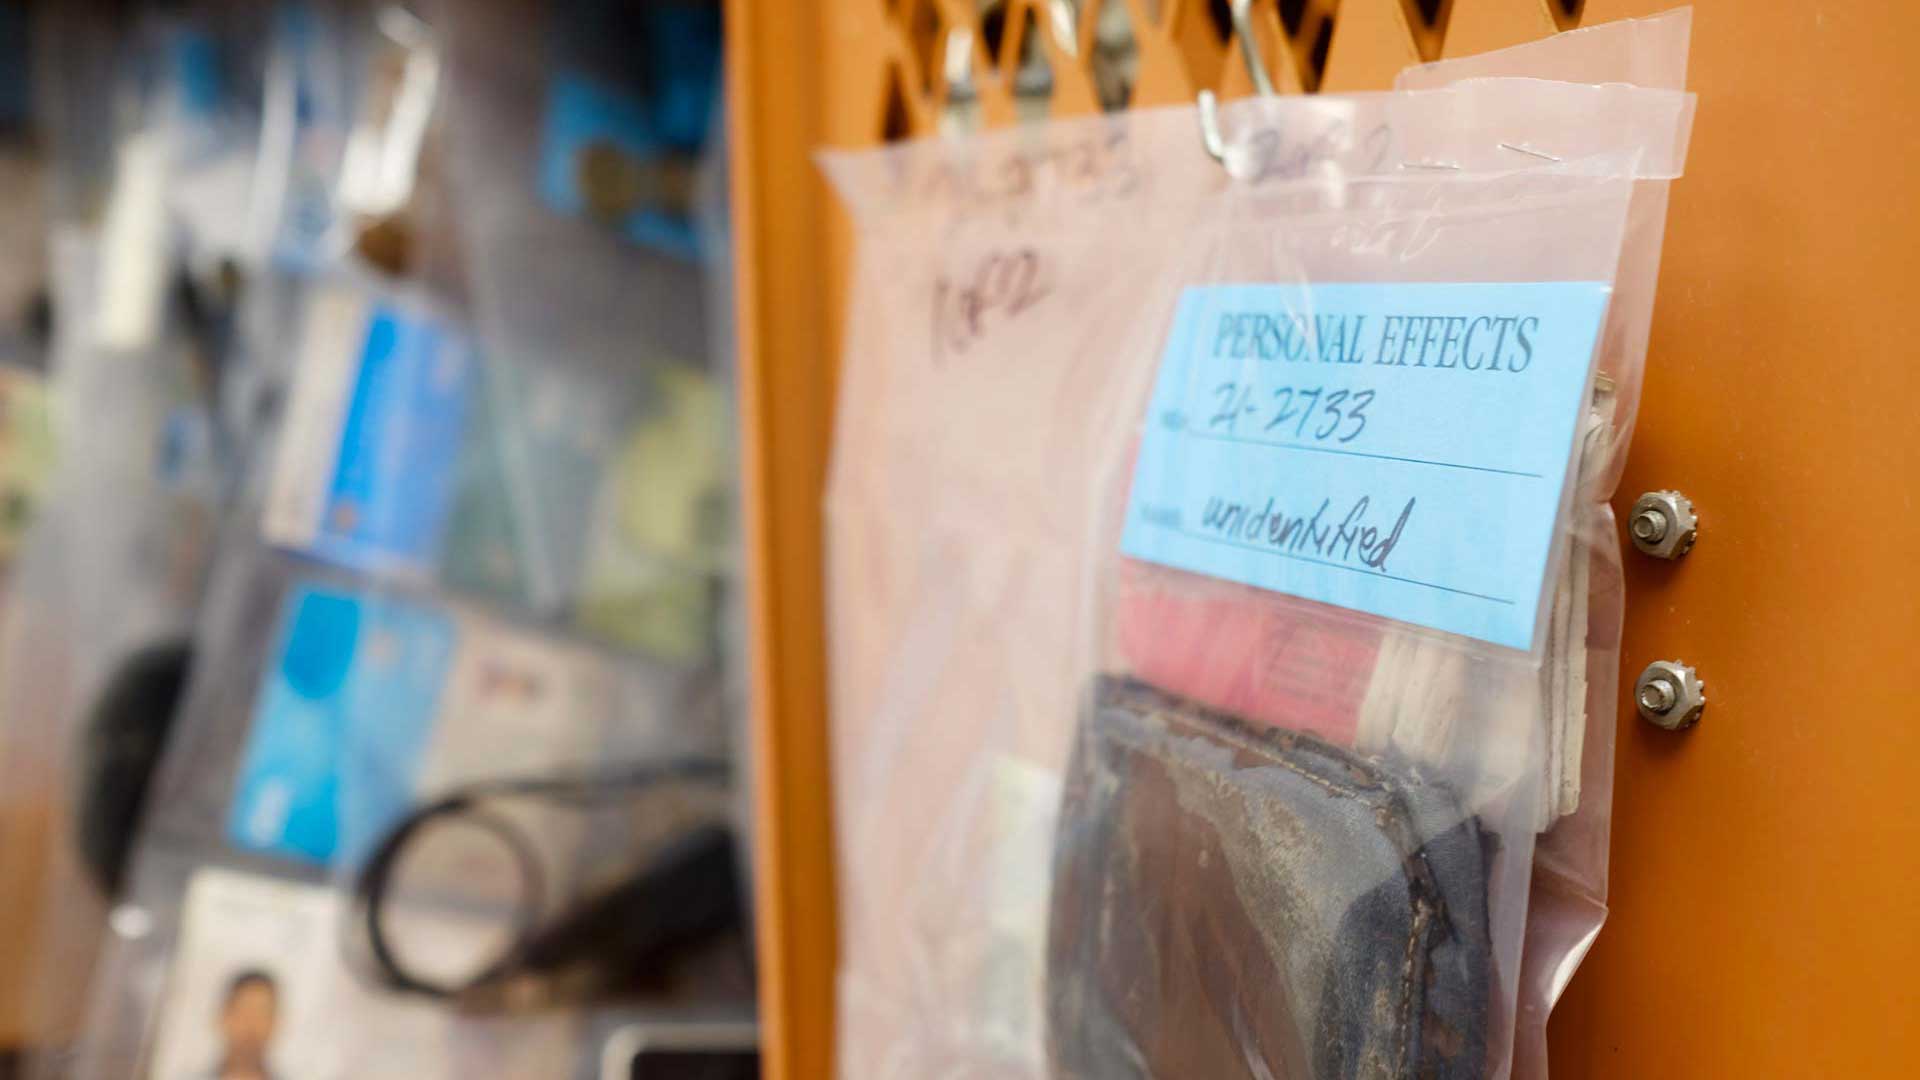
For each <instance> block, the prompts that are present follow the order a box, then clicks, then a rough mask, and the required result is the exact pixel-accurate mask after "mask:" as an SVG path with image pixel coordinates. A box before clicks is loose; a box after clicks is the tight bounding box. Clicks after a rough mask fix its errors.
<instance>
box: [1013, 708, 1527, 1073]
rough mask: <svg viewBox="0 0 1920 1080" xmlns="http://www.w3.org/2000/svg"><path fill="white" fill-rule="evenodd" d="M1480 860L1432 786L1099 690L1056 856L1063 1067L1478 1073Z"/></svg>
mask: <svg viewBox="0 0 1920 1080" xmlns="http://www.w3.org/2000/svg"><path fill="white" fill-rule="evenodd" d="M1486 865H1487V854H1486V841H1485V838H1484V834H1483V832H1482V830H1481V828H1480V825H1479V823H1478V821H1477V820H1476V819H1474V818H1473V817H1471V816H1470V815H1467V814H1466V813H1465V812H1463V811H1462V809H1461V808H1460V806H1459V805H1458V803H1457V801H1456V800H1455V799H1454V797H1453V795H1452V794H1451V792H1449V791H1448V790H1447V789H1446V788H1445V787H1444V786H1442V785H1439V784H1436V783H1431V782H1422V781H1420V780H1417V779H1415V778H1414V777H1412V776H1411V775H1408V774H1405V773H1401V772H1397V771H1396V770H1394V769H1393V768H1391V767H1390V766H1388V765H1387V764H1385V763H1383V762H1381V761H1379V760H1376V759H1372V758H1367V757H1362V756H1360V755H1357V754H1354V753H1352V752H1351V751H1347V750H1343V749H1340V748H1338V747H1334V746H1331V745H1329V744H1327V743H1324V742H1321V741H1319V740H1317V739H1314V738H1312V737H1310V736H1306V735H1299V734H1293V733H1290V732H1286V731H1283V730H1280V729H1277V728H1269V727H1264V726H1259V727H1256V726H1252V725H1248V724H1244V723H1242V722H1240V721H1238V720H1236V719H1234V718H1232V717H1229V716H1226V715H1223V714H1220V713H1217V712H1213V711H1210V710H1206V709H1203V708H1200V707H1198V706H1195V705H1193V704H1191V703H1188V702H1185V701H1183V700H1181V699H1178V698H1175V697H1173V696H1171V695H1168V694H1164V693H1162V692H1160V691H1157V690H1154V689H1152V688H1150V687H1147V686H1144V685H1142V684H1139V683H1135V682H1130V681H1124V680H1118V679H1107V678H1103V679H1101V680H1099V682H1098V683H1097V685H1096V687H1095V689H1094V695H1093V702H1092V704H1091V707H1090V708H1089V709H1088V711H1087V715H1086V717H1085V718H1084V722H1083V723H1082V725H1081V729H1080V733H1079V736H1078V740H1077V745H1076V747H1075V751H1074V758H1073V762H1072V764H1071V765H1070V767H1069V772H1068V777H1067V788H1066V793H1065V796H1064V799H1063V803H1062V809H1061V820H1060V826H1059V833H1058V840H1057V844H1056V849H1055V855H1054V892H1053V899H1052V917H1051V926H1050V937H1049V942H1048V973H1047V1008H1048V1042H1049V1054H1050V1057H1051V1060H1052V1065H1053V1069H1054V1072H1055V1074H1056V1075H1058V1076H1063V1077H1087V1078H1098V1080H1117V1078H1127V1077H1159V1078H1186V1077H1204V1078H1206V1080H1230V1078H1234V1077H1256V1078H1268V1077H1271V1078H1276V1080H1359V1078H1364V1080H1375V1078H1399V1077H1420V1078H1435V1080H1455V1078H1469V1077H1477V1076H1479V1075H1481V1074H1482V1072H1483V1071H1484V1069H1485V1062H1486V1023H1487V1005H1488V996H1489V993H1490V989H1491V978H1492V976H1491V962H1490V956H1491V944H1490V940H1489V929H1488V913H1487V878H1486V873H1487V870H1486Z"/></svg>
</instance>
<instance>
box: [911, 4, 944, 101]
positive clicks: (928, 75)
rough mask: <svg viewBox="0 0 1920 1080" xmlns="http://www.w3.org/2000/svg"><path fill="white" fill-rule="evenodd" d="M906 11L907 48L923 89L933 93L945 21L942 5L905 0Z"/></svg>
mask: <svg viewBox="0 0 1920 1080" xmlns="http://www.w3.org/2000/svg"><path fill="white" fill-rule="evenodd" d="M904 2H905V3H906V4H907V9H906V31H907V49H908V50H909V51H910V52H911V53H912V54H913V62H914V65H915V68H916V69H917V73H918V74H919V76H920V89H921V90H922V91H923V92H925V93H927V94H932V93H933V86H934V78H935V76H936V74H937V73H938V72H939V70H940V68H939V64H940V55H939V49H940V44H941V38H942V37H943V36H944V35H943V34H942V33H941V30H942V29H943V27H942V22H943V20H942V19H941V17H940V5H939V4H938V3H937V2H936V0H904Z"/></svg>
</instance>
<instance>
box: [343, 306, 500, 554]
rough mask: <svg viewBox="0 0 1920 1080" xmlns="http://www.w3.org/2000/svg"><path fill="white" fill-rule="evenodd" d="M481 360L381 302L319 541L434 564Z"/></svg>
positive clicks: (451, 337) (372, 319)
mask: <svg viewBox="0 0 1920 1080" xmlns="http://www.w3.org/2000/svg"><path fill="white" fill-rule="evenodd" d="M475 369H476V365H475V362H474V359H473V356H472V353H471V351H470V350H469V349H468V348H467V346H466V343H465V342H464V341H462V340H461V339H460V338H459V337H458V336H457V335H455V334H453V333H451V332H450V331H449V330H447V329H446V328H444V327H442V326H440V325H438V324H436V323H435V322H433V321H431V320H427V319H418V318H411V317H408V316H406V315H403V314H402V313H400V312H399V311H397V310H395V309H393V308H392V307H389V306H387V305H380V306H377V307H375V308H374V310H373V312H372V313H371V315H370V316H369V317H368V320H367V331H366V338H365V341H364V345H363V347H362V353H361V357H360V364H359V370H358V373H357V375H356V376H355V379H354V385H353V390H352V394H351V397H350V402H351V403H350V405H349V406H348V408H347V413H346V416H345V418H344V420H343V421H342V423H341V429H340V442H339V454H338V457H337V458H335V461H334V468H333V475H332V479H331V483H330V485H329V487H328V489H327V495H326V500H325V504H324V506H325V509H324V510H323V516H322V518H321V521H320V522H319V527H318V531H317V534H316V535H315V536H314V537H313V539H312V542H311V543H310V545H309V549H310V550H311V551H312V552H313V553H314V554H316V555H319V556H321V557H322V558H326V559H331V560H334V561H337V562H341V563H345V564H347V565H350V566H357V567H361V568H364V569H403V570H414V571H419V572H426V571H429V570H430V569H431V568H432V566H433V564H434V562H435V560H436V559H437V557H438V553H439V546H440V539H441V533H442V530H443V529H444V527H445V525H446V521H447V514H448V511H449V510H450V508H451V507H452V504H453V497H454V488H455V485H456V481H457V478H458V474H459V463H460V453H461V445H462V441H463V439H464V438H465V434H466V417H467V407H468V399H469V398H470V397H471V396H472V394H473V390H474V386H473V384H474V382H475Z"/></svg>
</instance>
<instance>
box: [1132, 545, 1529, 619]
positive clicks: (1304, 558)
mask: <svg viewBox="0 0 1920 1080" xmlns="http://www.w3.org/2000/svg"><path fill="white" fill-rule="evenodd" d="M1159 527H1160V528H1165V527H1166V526H1159ZM1173 531H1174V532H1177V533H1179V534H1180V535H1181V536H1189V537H1192V538H1193V539H1195V540H1205V541H1207V542H1209V543H1214V544H1224V545H1226V546H1227V547H1236V548H1245V549H1246V550H1248V551H1257V552H1259V553H1260V554H1262V555H1272V556H1274V557H1275V558H1280V559H1293V560H1295V561H1296V562H1304V563H1312V564H1314V565H1315V566H1331V567H1332V568H1334V569H1335V570H1346V571H1348V572H1350V573H1355V574H1365V575H1367V576H1368V577H1379V578H1386V579H1387V580H1388V581H1398V582H1400V583H1402V584H1405V585H1418V586H1420V587H1421V588H1425V589H1438V590H1439V591H1441V592H1447V593H1453V594H1454V595H1456V596H1471V597H1473V598H1474V599H1475V600H1487V601H1491V602H1493V603H1495V604H1505V605H1507V606H1508V607H1512V606H1513V601H1512V600H1509V599H1507V598H1506V597H1504V596H1488V595H1487V594H1486V593H1477V592H1474V591H1472V590H1470V589H1456V588H1454V587H1453V586H1451V585H1437V584H1435V583H1433V582H1431V581H1421V580H1420V579H1419V578H1410V577H1401V576H1399V575H1398V574H1389V573H1387V572H1386V571H1385V570H1368V569H1366V568H1365V567H1360V566H1348V565H1347V564H1346V563H1337V562H1331V561H1329V560H1327V559H1316V558H1314V557H1313V556H1311V555H1295V554H1294V553H1293V552H1290V551H1281V550H1279V549H1278V548H1274V547H1263V546H1262V545H1260V544H1249V543H1246V542H1245V541H1242V540H1235V539H1233V538H1231V537H1226V536H1214V535H1213V534H1211V533H1203V532H1194V531H1193V530H1191V529H1174V530H1173Z"/></svg>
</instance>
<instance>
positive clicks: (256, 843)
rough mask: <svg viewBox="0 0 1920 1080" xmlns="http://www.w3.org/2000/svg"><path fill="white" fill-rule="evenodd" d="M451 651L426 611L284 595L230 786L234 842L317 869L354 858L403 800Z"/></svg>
mask: <svg viewBox="0 0 1920 1080" xmlns="http://www.w3.org/2000/svg"><path fill="white" fill-rule="evenodd" d="M454 644H455V631H454V627H453V623H452V622H451V621H450V619H449V618H448V617H447V616H445V615H444V614H442V613H440V612H437V611H434V610H431V609H427V608H420V607H415V606H413V605H409V604H404V603H400V602H397V601H394V600H390V599H385V598H376V597H371V596H362V595H359V594H355V593H349V592H336V591H331V590H327V589H321V588H313V587H305V588H298V589H295V590H294V591H293V592H291V593H290V594H289V595H288V597H287V600H286V604H285V607H284V609H283V615H282V619H281V626H280V631H279V635H278V639H277V647H278V651H277V653H276V659H275V662H274V664H273V666H272V667H271V668H269V669H268V672H267V675H266V678H265V680H264V681H263V683H262V685H261V688H260V696H259V699H258V702H257V703H256V706H255V710H254V721H253V730H252V733H251V735H250V736H249V738H248V740H247V748H246V752H245V754H244V756H243V757H242V760H241V764H240V770H239V774H238V778H237V780H236V781H235V785H234V797H233V803H232V805H231V807H230V809H229V813H228V819H227V832H228V835H229V836H230V837H231V838H232V840H233V842H234V843H235V844H237V845H239V846H240V847H243V848H246V849H248V850H252V851H260V852H266V853H269V854H275V855H282V856H286V857H290V858H297V859H302V860H307V861H314V862H322V863H324V862H328V861H330V860H333V859H334V858H336V857H339V858H342V859H343V860H352V859H356V858H358V856H359V855H360V854H362V853H364V852H365V851H366V850H367V848H368V846H369V845H370V844H372V843H373V842H374V840H375V839H377V837H378V836H379V834H380V832H381V831H382V830H384V829H386V828H388V827H390V826H391V825H392V823H393V822H394V821H396V820H398V818H399V817H400V815H401V814H403V813H404V812H405V811H406V808H407V806H408V804H409V803H410V802H411V800H412V796H413V781H414V774H415V772H416V770H417V769H418V767H419V763H420V758H421V756H422V754H423V753H424V751H425V747H426V745H427V740H428V738H429V737H430V736H431V735H432V732H433V725H434V717H435V715H436V710H437V708H438V703H439V700H440V695H441V691H442V688H443V686H444V684H445V682H446V680H447V673H448V670H449V667H450V665H451V660H452V655H453V650H454Z"/></svg>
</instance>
